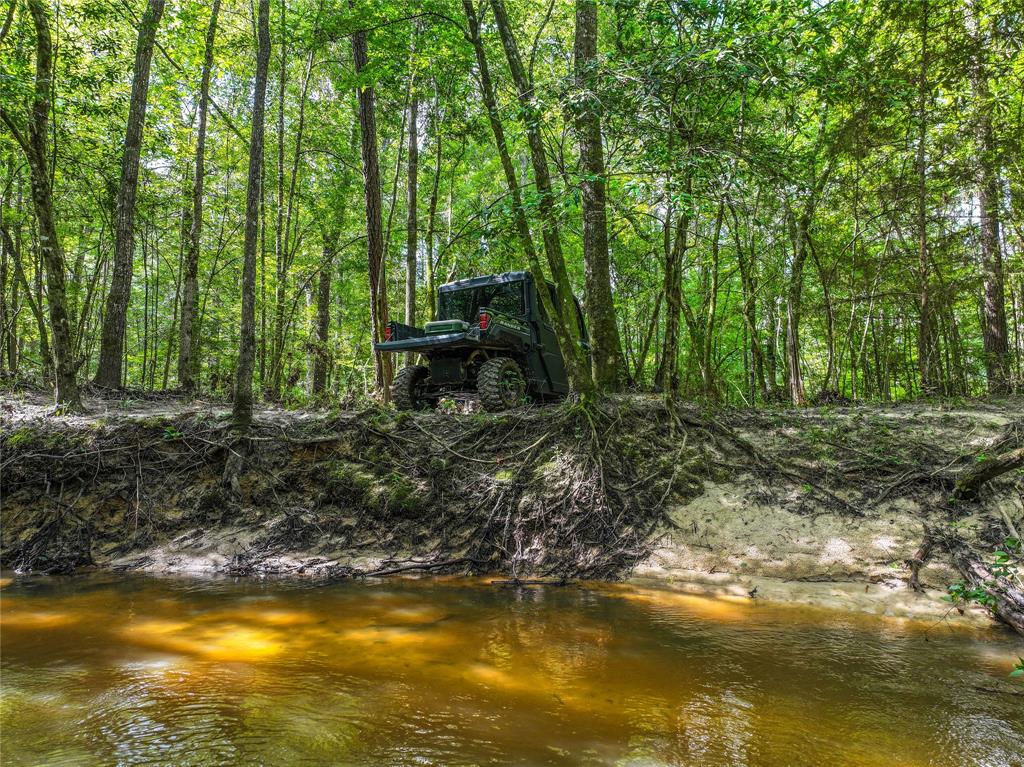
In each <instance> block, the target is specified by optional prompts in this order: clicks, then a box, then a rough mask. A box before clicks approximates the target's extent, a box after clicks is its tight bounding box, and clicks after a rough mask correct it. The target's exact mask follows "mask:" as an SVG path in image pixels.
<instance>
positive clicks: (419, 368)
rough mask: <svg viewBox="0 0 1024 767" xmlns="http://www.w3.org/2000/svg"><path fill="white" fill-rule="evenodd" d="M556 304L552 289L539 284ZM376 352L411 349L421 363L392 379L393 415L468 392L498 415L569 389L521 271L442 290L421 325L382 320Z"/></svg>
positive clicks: (534, 292) (548, 330)
mask: <svg viewBox="0 0 1024 767" xmlns="http://www.w3.org/2000/svg"><path fill="white" fill-rule="evenodd" d="M545 289H547V290H548V292H549V295H550V296H551V300H552V302H553V303H554V305H555V306H556V307H558V305H559V304H558V295H557V293H556V291H555V289H554V286H553V285H551V284H550V283H547V284H546V285H545ZM573 303H574V307H573V309H574V314H575V315H576V320H577V322H578V323H579V328H580V338H581V339H582V341H583V344H584V347H585V348H589V347H588V345H587V332H586V327H585V326H584V324H583V312H582V311H581V310H580V303H579V301H578V300H576V298H573ZM384 339H385V340H384V341H383V342H382V343H378V344H374V347H373V348H374V349H376V350H377V351H382V352H396V353H397V352H403V353H406V352H412V353H413V354H419V355H420V356H421V357H422V358H423V359H424V360H425V361H426V363H427V364H425V365H406V366H405V367H403V368H402V369H401V370H399V371H398V374H397V375H396V376H395V381H394V385H393V387H392V399H393V400H394V403H395V407H396V408H398V409H399V410H422V409H426V408H430V407H434V406H436V405H437V402H438V401H439V400H440V399H441V398H442V397H446V396H450V395H452V394H454V393H455V392H463V391H476V392H477V393H478V394H479V396H480V402H481V404H482V405H483V406H484V409H486V410H490V411H499V410H506V409H508V408H511V407H515V406H517V405H520V404H522V403H524V402H526V401H527V400H534V401H542V400H545V399H554V398H558V397H562V396H564V395H565V394H566V393H568V391H569V381H568V379H567V377H566V374H565V363H564V361H563V360H562V353H561V351H560V350H559V348H558V342H557V339H556V337H555V331H554V328H552V326H551V321H550V320H549V319H548V317H547V315H546V313H545V312H544V307H543V305H542V304H541V302H540V298H539V297H538V295H537V288H536V285H535V283H534V281H533V278H532V277H531V275H530V274H529V273H528V272H506V273H505V274H492V275H488V276H486V277H473V278H472V279H468V280H459V281H458V282H451V283H448V284H447V285H442V286H441V287H440V288H439V289H438V291H437V319H436V320H435V321H433V322H428V323H427V324H426V325H425V326H424V327H422V328H415V327H412V326H410V325H403V324H402V323H400V322H389V323H388V324H387V325H386V326H385V327H384Z"/></svg>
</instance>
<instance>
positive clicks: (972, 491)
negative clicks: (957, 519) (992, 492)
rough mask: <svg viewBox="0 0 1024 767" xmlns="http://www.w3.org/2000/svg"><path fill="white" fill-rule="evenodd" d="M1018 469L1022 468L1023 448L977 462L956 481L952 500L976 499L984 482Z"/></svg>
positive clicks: (1023, 463) (1023, 460) (1023, 462)
mask: <svg viewBox="0 0 1024 767" xmlns="http://www.w3.org/2000/svg"><path fill="white" fill-rule="evenodd" d="M1020 468H1024V447H1019V448H1017V449H1016V450H1009V451H1007V452H1005V453H1000V454H999V455H994V456H992V457H991V458H986V459H984V460H982V461H979V462H978V463H977V464H976V465H975V466H974V468H972V469H971V470H970V471H968V472H967V473H966V474H965V475H964V476H962V477H961V478H960V479H958V480H957V482H956V488H955V489H954V490H953V498H954V499H955V500H958V501H961V500H963V501H969V500H973V499H974V498H977V497H978V491H979V490H981V487H982V486H983V485H984V484H985V483H986V482H990V481H991V480H993V479H995V478H996V477H999V476H1002V475H1003V474H1006V473H1007V472H1010V471H1013V470H1014V469H1020Z"/></svg>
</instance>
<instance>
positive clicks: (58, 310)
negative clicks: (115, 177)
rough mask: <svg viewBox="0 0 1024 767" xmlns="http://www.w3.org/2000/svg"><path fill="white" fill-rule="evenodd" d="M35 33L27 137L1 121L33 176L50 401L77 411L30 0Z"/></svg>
mask: <svg viewBox="0 0 1024 767" xmlns="http://www.w3.org/2000/svg"><path fill="white" fill-rule="evenodd" d="M28 8H29V13H30V14H31V16H32V25H33V27H34V29H35V33H36V73H35V86H34V89H33V95H32V106H31V112H30V115H29V120H28V130H27V135H26V132H24V131H23V130H22V129H21V128H20V127H19V126H18V123H17V121H16V120H15V118H14V116H13V115H11V114H9V113H8V112H7V111H6V110H5V109H0V119H2V120H3V122H4V124H5V125H6V126H7V128H8V130H10V132H11V134H12V135H13V136H14V138H15V141H17V143H18V145H19V146H20V147H21V149H22V151H23V152H24V153H25V159H26V160H27V161H28V165H29V172H30V174H31V177H32V207H33V209H34V211H35V214H36V224H37V225H38V227H39V252H40V256H41V257H42V260H43V266H44V268H45V270H46V303H47V307H48V310H49V314H50V328H51V332H52V335H53V363H54V399H55V400H56V403H57V405H58V406H59V407H63V408H67V409H72V410H80V409H81V407H82V399H81V393H80V392H79V389H78V381H77V378H76V375H77V372H78V363H77V362H76V360H75V359H74V348H75V347H74V342H73V340H72V328H73V327H74V326H75V319H74V317H73V316H72V310H71V309H70V307H69V306H68V300H67V287H66V281H65V274H64V272H65V265H64V249H63V247H62V246H61V242H60V239H59V238H58V236H57V219H56V215H55V213H54V209H53V189H52V187H51V185H50V179H51V177H52V176H51V168H50V149H49V141H48V130H49V121H50V106H51V92H52V87H53V40H52V37H51V35H50V17H49V11H48V10H47V8H46V5H45V4H44V3H43V2H42V0H28Z"/></svg>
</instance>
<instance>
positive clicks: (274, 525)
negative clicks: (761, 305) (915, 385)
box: [0, 391, 1024, 613]
mask: <svg viewBox="0 0 1024 767" xmlns="http://www.w3.org/2000/svg"><path fill="white" fill-rule="evenodd" d="M86 406H87V408H88V411H89V412H88V413H87V414H85V415H81V416H70V417H57V416H53V415H50V414H49V413H50V409H51V408H50V406H49V404H48V398H47V396H46V395H45V394H43V393H40V392H32V391H24V392H17V393H14V394H9V395H5V396H4V399H3V403H2V412H0V445H2V449H0V500H2V508H0V523H2V527H0V560H2V564H3V567H5V568H17V569H20V570H32V571H42V572H50V573H69V572H73V571H75V570H77V569H81V568H87V567H92V566H101V567H114V568H126V569H142V570H150V571H158V572H223V573H234V574H304V575H315V576H327V577H358V576H382V575H390V574H397V573H406V572H409V573H412V572H469V573H490V574H501V575H503V576H506V577H509V578H512V579H530V578H546V579H555V580H567V579H579V578H595V579H619V578H624V577H628V576H634V577H643V578H656V579H658V580H659V581H660V582H666V581H672V582H674V583H676V584H679V585H683V584H685V585H686V587H687V588H689V587H694V588H701V589H718V590H722V591H725V592H726V593H740V594H743V595H746V594H747V593H748V592H749V591H754V593H755V595H756V596H767V597H769V598H770V597H771V596H772V593H771V592H772V590H773V584H776V585H777V584H781V583H787V584H789V585H790V588H789V593H791V592H792V584H809V583H825V584H828V590H827V591H826V592H819V594H820V593H824V594H825V597H826V598H825V601H829V600H830V599H831V600H833V601H835V602H836V603H837V604H839V605H840V606H841V605H842V604H843V603H844V602H845V603H855V604H854V606H856V607H858V609H873V610H878V611H890V610H892V611H896V612H901V611H905V612H915V611H918V612H921V611H924V612H927V611H929V610H930V611H932V612H933V613H937V611H939V610H940V609H946V607H948V606H946V605H945V604H944V603H940V602H939V601H938V598H939V597H940V596H941V595H942V594H943V593H944V592H945V588H946V586H948V584H950V583H952V582H953V581H955V580H957V579H958V578H961V577H965V572H967V573H968V574H969V572H968V571H969V567H970V566H971V564H970V563H973V564H977V563H979V562H981V563H984V562H985V561H987V558H988V557H989V556H990V553H991V552H992V551H993V550H995V549H996V548H997V547H998V546H999V545H1000V544H1001V543H1002V541H1003V540H1004V539H1005V538H1006V537H1009V536H1010V535H1012V534H1014V532H1015V531H1016V530H1019V529H1020V528H1021V527H1024V524H1022V522H1024V475H1022V472H1021V471H1019V470H1018V471H1016V472H1009V473H1007V474H1004V475H1003V476H1001V477H1000V478H998V479H996V480H994V481H992V482H991V483H989V484H988V485H986V486H985V487H984V488H983V490H982V492H981V493H980V495H979V497H978V498H977V499H976V500H971V501H967V500H961V501H956V502H954V501H952V500H951V496H952V494H953V492H954V488H955V485H956V481H957V479H958V478H961V477H963V476H964V475H965V473H966V472H969V471H970V470H971V469H972V467H974V466H975V465H976V464H977V461H978V459H979V456H980V457H984V456H985V455H986V454H987V452H992V451H994V450H998V449H1002V448H1003V447H1005V446H1006V445H1008V444H1017V445H1019V444H1021V440H1022V439H1024V425H1022V422H1021V414H1022V413H1024V402H1022V401H1021V400H1019V399H1003V400H987V401H971V402H922V403H909V404H901V405H891V406H860V407H834V408H832V407H826V408H813V409H804V410H793V409H770V410H756V411H753V410H715V411H709V410H702V409H700V408H698V407H695V406H682V407H679V408H676V409H671V410H670V409H668V408H666V406H665V404H664V403H663V402H662V401H661V400H660V399H659V398H656V397H653V396H641V395H629V396H621V397H616V398H614V399H612V400H610V401H608V402H606V403H604V404H603V405H601V406H600V407H593V408H589V409H585V408H582V407H580V406H578V405H561V406H550V407H545V408H524V409H522V410H518V411H512V412H509V413H505V414H501V415H488V414H482V413H477V414H469V415H447V414H440V413H417V414H408V413H402V414H399V413H394V412H391V411H386V410H381V409H375V408H371V409H365V410H360V411H351V412H340V413H339V412H327V411H286V410H280V409H272V408H271V409H262V410H260V411H258V413H257V415H256V419H257V420H256V426H255V428H254V430H253V432H252V433H251V434H250V435H249V436H248V437H246V438H244V439H240V438H238V437H237V436H236V435H234V434H233V433H232V431H231V430H230V428H229V421H228V414H229V410H230V408H229V406H228V405H227V404H224V403H215V402H204V401H193V402H187V401H184V400H182V399H181V398H180V397H175V396H172V395H148V396H147V395H137V394H131V393H121V394H117V395H114V396H112V397H111V396H95V394H94V396H92V397H89V398H87V400H86ZM755 589H757V590H756V591H755ZM784 592H785V590H784V589H781V588H780V589H779V590H778V592H777V593H778V594H779V595H780V598H785V597H782V596H781V595H783V593H784ZM862 594H869V595H870V596H871V599H870V600H868V601H865V599H866V598H864V597H862V596H861V595H862Z"/></svg>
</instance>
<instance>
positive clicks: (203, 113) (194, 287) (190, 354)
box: [178, 0, 220, 392]
mask: <svg viewBox="0 0 1024 767" xmlns="http://www.w3.org/2000/svg"><path fill="white" fill-rule="evenodd" d="M219 13H220V0H213V6H212V7H211V10H210V23H209V25H208V26H207V28H206V45H205V48H204V50H203V72H202V76H201V78H200V82H199V126H198V129H197V131H196V164H195V178H194V181H193V183H192V224H191V226H190V227H189V232H188V246H187V250H186V253H185V263H184V269H183V272H184V274H183V276H182V285H181V290H182V294H181V331H180V333H179V345H178V383H179V384H180V385H181V388H182V389H184V390H185V391H187V392H191V391H193V390H194V389H195V375H194V367H195V359H194V352H195V348H196V342H197V340H198V337H199V336H198V331H199V327H198V323H197V322H196V320H197V315H196V301H197V299H198V297H199V250H200V247H201V245H202V234H203V184H204V182H205V180H206V119H207V114H208V112H209V108H210V73H211V71H212V69H213V46H214V40H215V38H216V36H217V16H218V14H219Z"/></svg>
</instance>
